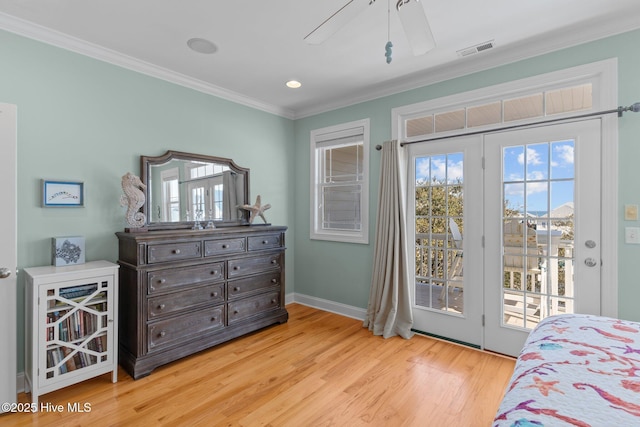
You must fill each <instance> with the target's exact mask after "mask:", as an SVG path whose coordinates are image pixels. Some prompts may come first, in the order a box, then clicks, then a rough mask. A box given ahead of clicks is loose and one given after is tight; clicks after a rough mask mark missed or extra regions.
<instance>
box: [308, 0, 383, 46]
mask: <svg viewBox="0 0 640 427" xmlns="http://www.w3.org/2000/svg"><path fill="white" fill-rule="evenodd" d="M374 1H375V0H373V1H372V0H350V1H349V2H348V3H347V4H345V5H344V6H342V8H340V9H339V10H338V11H337V12H336V13H334V14H333V15H331V16H330V17H328V18H327V19H325V21H324V22H323V23H322V24H320V25H318V26H317V27H316V29H315V30H313V31H311V32H310V33H309V34H307V35H306V36H305V38H304V40H305V41H306V42H307V43H309V44H320V43H322V42H324V41H325V40H327V39H328V38H329V37H331V36H332V35H333V34H334V33H335V32H336V31H338V30H339V29H340V28H342V27H344V26H345V25H347V24H348V23H349V22H350V21H351V20H352V19H353V18H355V17H356V16H358V14H359V13H360V12H362V11H363V10H364V9H365V8H366V7H367V6H369V5H370V4H371V3H373V2H374Z"/></svg>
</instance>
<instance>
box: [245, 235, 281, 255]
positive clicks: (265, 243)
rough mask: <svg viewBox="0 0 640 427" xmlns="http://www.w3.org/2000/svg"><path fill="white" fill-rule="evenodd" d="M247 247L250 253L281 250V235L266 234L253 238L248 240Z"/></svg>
mask: <svg viewBox="0 0 640 427" xmlns="http://www.w3.org/2000/svg"><path fill="white" fill-rule="evenodd" d="M248 241H249V244H248V245H247V246H248V248H249V250H250V251H259V250H261V249H271V248H279V247H280V246H282V241H281V235H280V233H277V234H265V235H263V236H252V237H249V238H248Z"/></svg>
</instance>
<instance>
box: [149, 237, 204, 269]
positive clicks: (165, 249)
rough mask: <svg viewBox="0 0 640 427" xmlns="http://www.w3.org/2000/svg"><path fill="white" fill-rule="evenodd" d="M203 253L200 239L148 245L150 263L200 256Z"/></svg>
mask: <svg viewBox="0 0 640 427" xmlns="http://www.w3.org/2000/svg"><path fill="white" fill-rule="evenodd" d="M201 255H202V249H201V244H200V241H197V242H186V243H167V244H162V245H149V246H148V247H147V262H148V263H149V264H154V263H157V262H167V261H178V260H181V259H191V258H200V256H201Z"/></svg>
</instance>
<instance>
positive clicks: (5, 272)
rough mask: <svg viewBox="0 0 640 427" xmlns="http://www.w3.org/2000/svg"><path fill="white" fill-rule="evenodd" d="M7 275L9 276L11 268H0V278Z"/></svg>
mask: <svg viewBox="0 0 640 427" xmlns="http://www.w3.org/2000/svg"><path fill="white" fill-rule="evenodd" d="M9 276H11V270H9V269H8V268H4V267H2V268H0V279H6V278H7V277H9Z"/></svg>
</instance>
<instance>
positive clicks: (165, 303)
mask: <svg viewBox="0 0 640 427" xmlns="http://www.w3.org/2000/svg"><path fill="white" fill-rule="evenodd" d="M216 302H220V303H221V302H224V283H218V284H217V285H211V286H205V287H203V288H196V289H190V290H186V291H182V292H177V293H173V294H168V295H162V296H159V297H153V298H149V300H148V301H147V317H148V318H149V320H152V319H154V318H156V317H158V316H164V315H166V314H170V313H174V312H176V311H180V310H183V309H185V308H191V307H197V306H199V305H205V304H213V303H216Z"/></svg>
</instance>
